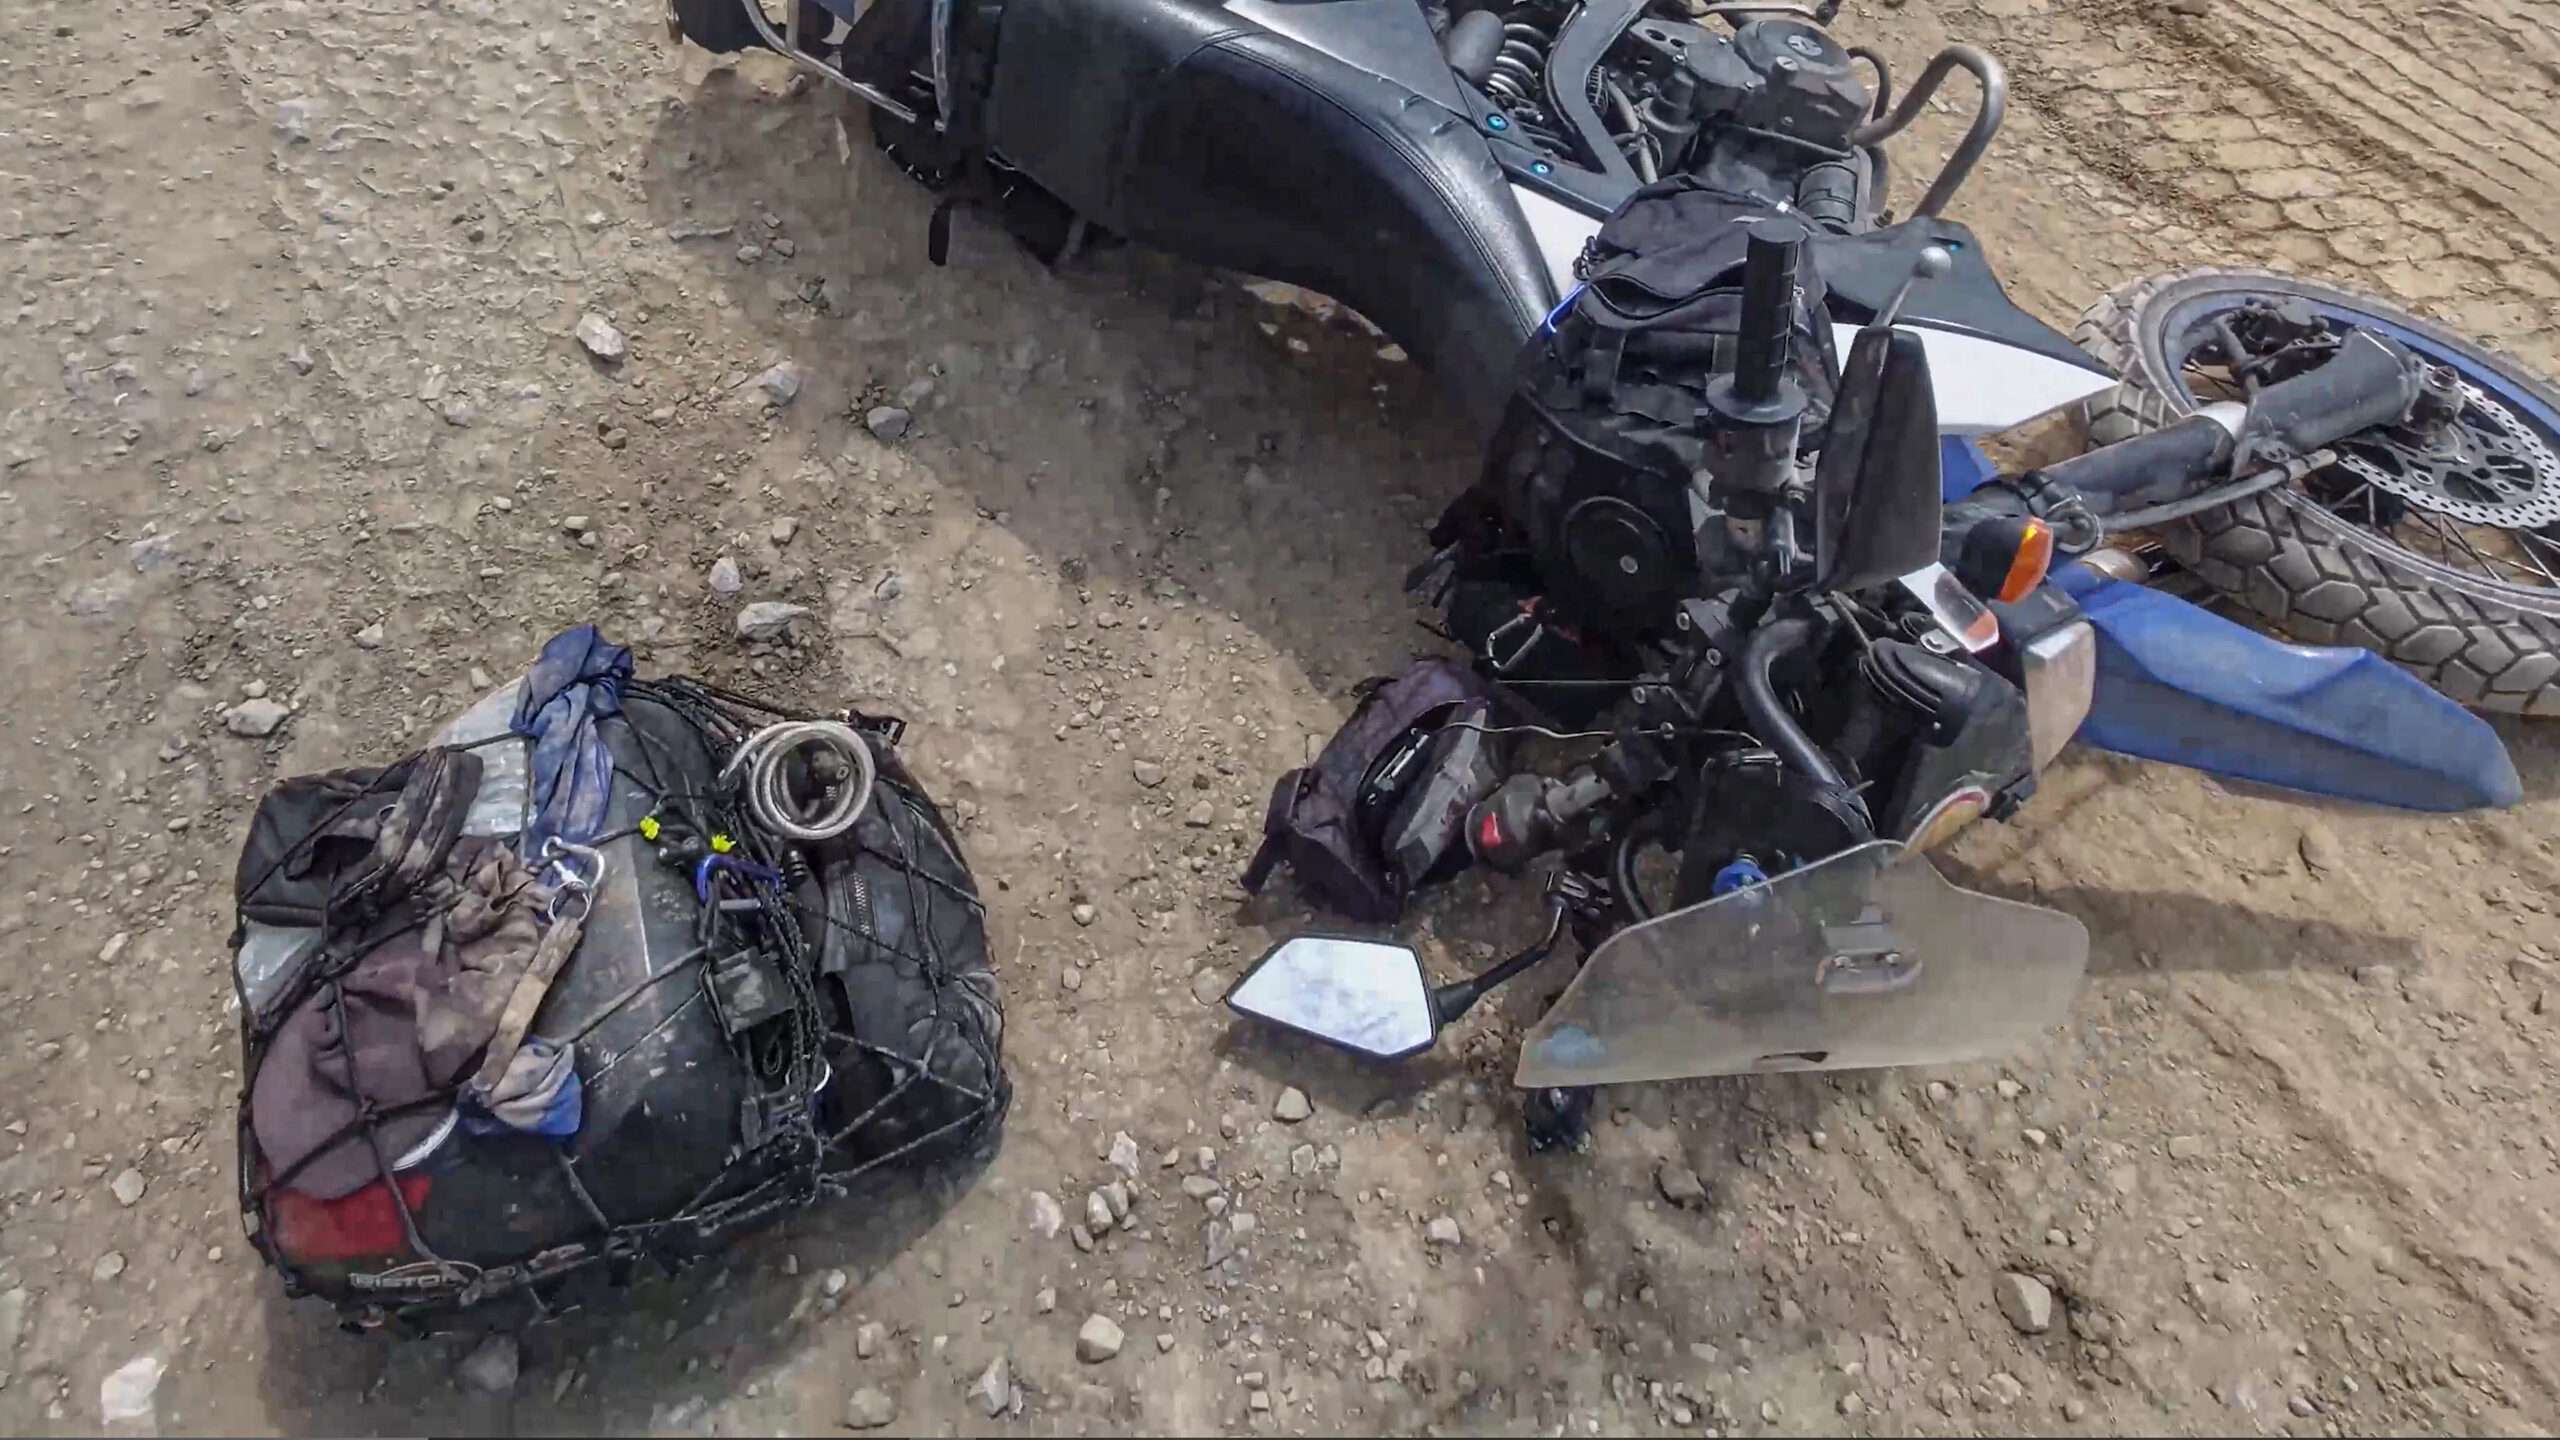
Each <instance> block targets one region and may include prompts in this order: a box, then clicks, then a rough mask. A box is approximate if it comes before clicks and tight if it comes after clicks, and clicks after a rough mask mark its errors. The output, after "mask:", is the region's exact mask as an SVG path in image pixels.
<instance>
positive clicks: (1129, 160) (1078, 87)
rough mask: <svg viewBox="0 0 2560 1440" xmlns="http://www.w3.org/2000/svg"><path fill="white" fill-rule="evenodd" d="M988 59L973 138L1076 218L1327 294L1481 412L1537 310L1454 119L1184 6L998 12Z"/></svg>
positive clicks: (1483, 165)
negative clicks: (985, 96)
mask: <svg viewBox="0 0 2560 1440" xmlns="http://www.w3.org/2000/svg"><path fill="white" fill-rule="evenodd" d="M997 54H998V59H997V74H996V81H995V85H994V87H993V97H992V101H991V105H990V114H989V127H988V133H989V139H990V140H991V141H992V143H993V145H994V147H995V149H996V150H997V151H998V153H1000V154H1001V155H1003V156H1004V158H1005V159H1006V160H1007V161H1008V162H1010V163H1011V164H1013V165H1015V166H1017V167H1019V168H1020V169H1021V170H1022V171H1023V172H1024V173H1026V174H1028V175H1029V176H1031V178H1033V179H1034V180H1036V181H1038V182H1039V183H1040V184H1041V185H1042V186H1044V187H1045V188H1047V189H1048V190H1050V191H1051V192H1052V193H1054V194H1056V195H1057V196H1058V197H1059V198H1060V199H1062V200H1064V201H1065V202H1066V203H1067V204H1068V205H1070V206H1071V207H1073V208H1074V209H1075V210H1076V211H1077V212H1078V213H1080V214H1082V215H1084V216H1085V217H1086V218H1088V219H1090V220H1092V221H1093V222H1094V223H1096V224H1099V225H1103V226H1105V227H1107V228H1109V229H1111V230H1114V231H1117V232H1119V233H1120V234H1123V235H1126V236H1128V237H1129V238H1131V239H1133V240H1137V241H1140V242H1142V243H1145V244H1149V245H1154V246H1157V247H1159V248H1162V249H1166V250H1171V251H1175V252H1177V253H1181V254H1186V255H1189V256H1192V257H1194V258H1196V259H1200V260H1203V261H1206V262H1209V263H1212V264H1217V265H1221V266H1224V267H1226V268H1229V269H1235V270H1242V271H1246V272H1249V273H1251V274H1255V275H1261V276H1266V277H1269V278H1271V279H1275V280H1284V281H1287V282H1289V283H1291V284H1296V285H1303V286H1306V287H1307V288H1309V289H1312V290H1315V291H1318V292H1320V293H1322V294H1325V295H1328V296H1331V297H1332V298H1334V299H1336V300H1339V301H1341V302H1342V303H1343V304H1346V305H1348V306H1350V307H1352V308H1353V309H1355V310H1357V311H1359V312H1360V313H1361V314H1362V315H1364V316H1366V317H1368V319H1370V320H1371V321H1372V322H1374V323H1376V324H1377V325H1378V326H1379V327H1380V328H1381V329H1383V330H1385V331H1386V332H1387V333H1388V334H1389V335H1391V336H1393V337H1394V338H1395V339H1396V340H1397V341H1398V343H1400V344H1402V345H1403V346H1404V347H1405V348H1406V349H1407V350H1408V351H1410V352H1411V353H1412V354H1413V355H1414V357H1415V358H1416V359H1417V360H1419V361H1421V362H1422V363H1423V364H1425V365H1427V366H1430V367H1432V368H1433V369H1434V370H1435V371H1437V372H1438V374H1439V376H1440V378H1441V380H1442V381H1443V383H1444V384H1445V385H1446V386H1447V387H1448V388H1449V389H1450V390H1451V392H1452V393H1453V394H1455V395H1456V396H1457V398H1458V399H1459V402H1460V404H1461V405H1462V406H1463V407H1464V408H1466V409H1468V410H1469V411H1471V412H1472V414H1473V415H1474V417H1475V418H1478V419H1489V418H1490V417H1491V416H1492V415H1493V414H1495V413H1496V412H1497V411H1499V409H1500V408H1501V405H1502V403H1503V399H1504V397H1505V396H1506V395H1507V394H1508V392H1509V389H1510V383H1511V372H1512V362H1513V359H1514V357H1515V355H1516V353H1517V352H1518V349H1519V346H1520V343H1521V342H1522V341H1523V340H1524V339H1526V338H1527V337H1528V336H1529V335H1530V334H1531V333H1532V332H1533V331H1535V329H1536V328H1537V326H1538V324H1539V322H1540V321H1541V320H1542V319H1543V318H1544V317H1545V315H1546V312H1547V311H1548V310H1549V309H1550V308H1551V307H1552V306H1553V305H1554V303H1555V293H1554V287H1553V284H1552V282H1551V281H1550V280H1549V279H1548V274H1547V270H1546V266H1545V262H1544V261H1543V260H1542V259H1541V258H1540V256H1539V253H1538V249H1537V244H1536V241H1535V240H1534V238H1533V237H1532V236H1531V234H1530V232H1529V227H1528V222H1527V221H1526V219H1525V218H1524V217H1523V216H1522V215H1521V212H1520V207H1519V204H1518V202H1517V201H1516V200H1514V199H1513V197H1512V193H1511V188H1510V183H1509V181H1508V180H1507V179H1506V178H1505V176H1504V175H1503V173H1502V169H1501V166H1500V165H1499V164H1498V163H1496V161H1495V160H1494V158H1493V155H1492V152H1491V151H1490V150H1489V149H1488V148H1487V147H1486V145H1485V143H1484V141H1483V138H1482V137H1481V136H1480V135H1478V134H1477V133H1476V131H1475V128H1474V126H1473V125H1472V124H1471V123H1470V122H1469V121H1468V119H1467V117H1465V116H1463V115H1460V114H1458V113H1457V112H1455V111H1452V110H1450V109H1448V108H1447V107H1445V106H1443V105H1440V104H1437V103H1435V102H1433V101H1431V100H1429V99H1427V98H1425V97H1424V96H1422V95H1419V94H1416V93H1415V92H1414V91H1412V90H1409V89H1407V88H1405V87H1404V86H1402V85H1399V84H1397V83H1395V82H1393V81H1391V80H1388V79H1386V78H1384V77H1383V76H1380V75H1378V74H1375V73H1372V72H1370V71H1367V70H1363V69H1360V68H1358V67H1356V66H1353V65H1349V64H1346V63H1344V62H1343V61H1341V60H1338V59H1335V58H1333V57H1332V56H1329V55H1326V54H1323V53H1321V52H1319V51H1317V50H1315V49H1313V48H1311V47H1309V46H1308V45H1305V44H1303V43H1300V42H1299V41H1297V40H1293V39H1291V38H1289V37H1287V36H1284V35H1280V34H1277V33H1275V32H1273V31H1270V30H1267V29H1265V28H1263V27H1261V26H1260V25H1257V24H1255V23H1253V22H1252V21H1250V20H1248V19H1245V18H1243V17H1241V16H1239V15H1237V14H1236V13H1234V12H1232V11H1229V10H1226V9H1223V8H1221V7H1219V6H1217V5H1212V4H1206V3H1201V0H1011V3H1010V4H1008V5H1007V7H1006V10H1005V14H1004V25H1003V34H1002V39H1001V43H1000V45H999V47H998V52H997ZM1069 117H1072V118H1071V119H1070V118H1069Z"/></svg>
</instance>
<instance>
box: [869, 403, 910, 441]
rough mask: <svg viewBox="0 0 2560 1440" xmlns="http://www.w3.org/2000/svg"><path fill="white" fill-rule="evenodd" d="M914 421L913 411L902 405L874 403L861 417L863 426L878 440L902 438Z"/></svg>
mask: <svg viewBox="0 0 2560 1440" xmlns="http://www.w3.org/2000/svg"><path fill="white" fill-rule="evenodd" d="M915 423H916V417H915V412H914V411H912V410H909V409H907V408H906V407H905V406H903V405H874V406H872V407H871V413H869V414H867V415H865V416H863V417H862V425H863V428H864V429H866V430H869V431H870V432H871V434H872V435H873V437H874V438H876V439H880V440H903V439H905V438H906V436H907V431H909V430H910V429H913V428H914V426H915Z"/></svg>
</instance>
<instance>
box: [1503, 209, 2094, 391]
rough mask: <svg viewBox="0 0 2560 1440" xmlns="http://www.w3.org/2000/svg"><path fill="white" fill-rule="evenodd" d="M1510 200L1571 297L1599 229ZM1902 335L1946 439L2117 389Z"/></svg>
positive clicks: (2089, 376) (1954, 341)
mask: <svg viewBox="0 0 2560 1440" xmlns="http://www.w3.org/2000/svg"><path fill="white" fill-rule="evenodd" d="M1511 194H1512V196H1513V198H1515V199H1517V200H1518V201H1519V202H1520V213H1521V214H1522V215H1524V216H1526V217H1528V221H1529V233H1530V234H1531V235H1532V236H1534V237H1535V238H1536V239H1537V242H1538V253H1539V254H1540V255H1541V256H1543V257H1544V258H1545V260H1546V262H1547V274H1548V276H1549V278H1551V279H1552V280H1554V282H1555V287H1556V293H1557V294H1558V295H1569V294H1571V293H1572V292H1573V287H1574V285H1575V284H1576V283H1577V282H1576V281H1575V279H1574V275H1573V262H1574V259H1575V257H1577V256H1579V255H1580V254H1581V253H1582V247H1583V245H1584V243H1585V242H1587V241H1588V240H1590V238H1591V237H1592V236H1593V235H1595V234H1598V233H1599V230H1600V222H1599V221H1597V220H1594V219H1592V218H1591V217H1590V216H1588V215H1585V214H1583V213H1582V212H1581V211H1579V210H1574V209H1571V208H1569V207H1567V206H1565V205H1562V204H1559V203H1558V202H1556V201H1553V200H1550V199H1548V198H1547V197H1546V196H1544V195H1541V194H1539V193H1537V192H1536V191H1534V190H1530V189H1526V188H1524V187H1522V186H1518V185H1514V186H1512V187H1511ZM1903 328H1904V329H1906V330H1909V331H1910V332H1911V333H1913V334H1915V335H1918V336H1919V337H1920V343H1921V344H1923V345H1925V346H1927V347H1928V351H1929V375H1930V378H1931V379H1932V380H1933V381H1934V382H1935V383H1936V386H1937V392H1938V393H1937V401H1938V428H1939V430H1941V431H1942V432H1944V433H1946V434H1949V435H1988V434H1991V433H1993V432H1995V431H2000V430H2006V429H2009V428H2011V427H2012V426H2017V425H2023V424H2025V423H2027V422H2028V421H2030V420H2033V419H2035V418H2036V417H2037V416H2039V415H2044V414H2049V413H2051V412H2052V411H2055V410H2059V409H2061V408H2062V407H2063V406H2065V405H2069V404H2071V403H2073V402H2074V401H2078V400H2086V399H2088V398H2089V397H2090V396H2092V395H2096V394H2099V393H2100V392H2102V391H2104V390H2106V389H2108V388H2109V387H2111V386H2113V385H2114V384H2115V382H2114V381H2113V380H2110V379H2108V378H2107V377H2106V376H2104V375H2102V374H2099V373H2098V372H2096V371H2094V370H2087V369H2083V368H2081V367H2080V366H2077V365H2072V364H2069V363H2066V362H2064V361H2061V360H2056V359H2053V358H2051V357H2050V356H2045V355H2038V354H2036V353H2035V352H2034V351H2031V350H2020V349H2018V348H2016V347H2014V346H2010V345H2003V344H2001V343H2000V342H1999V341H1997V340H1987V339H1984V338H1983V337H1981V336H1979V335H1967V334H1964V333H1963V332H1961V331H1955V330H1942V329H1939V328H1938V327H1936V326H1934V325H1917V324H1915V325H1906V326H1904V327H1903ZM1833 329H1834V334H1835V339H1836V340H1837V343H1838V346H1839V351H1840V353H1841V354H1842V355H1846V354H1848V353H1849V345H1850V343H1851V342H1852V341H1854V340H1856V339H1857V338H1858V327H1856V326H1855V325H1839V326H1834V327H1833Z"/></svg>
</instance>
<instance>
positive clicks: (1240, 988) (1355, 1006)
mask: <svg viewBox="0 0 2560 1440" xmlns="http://www.w3.org/2000/svg"><path fill="white" fill-rule="evenodd" d="M1227 1008H1229V1009H1231V1010H1233V1011H1235V1012H1236V1013H1237V1014H1239V1015H1250V1016H1252V1017H1253V1018H1254V1019H1257V1020H1267V1021H1269V1022H1271V1023H1272V1024H1274V1025H1277V1026H1279V1027H1281V1028H1282V1029H1284V1030H1295V1031H1297V1032H1298V1033H1299V1034H1301V1035H1309V1036H1313V1037H1314V1038H1316V1039H1318V1040H1322V1041H1324V1042H1325V1043H1326V1044H1329V1045H1337V1046H1340V1047H1341V1048H1343V1049H1345V1050H1349V1051H1351V1052H1352V1053H1354V1054H1358V1055H1367V1056H1369V1057H1371V1058H1373V1059H1378V1060H1401V1059H1403V1058H1404V1057H1406V1056H1408V1055H1418V1054H1420V1053H1422V1052H1423V1051H1425V1050H1428V1049H1430V1048H1431V1042H1432V1040H1433V1039H1434V1038H1436V1037H1437V1036H1438V1035H1439V1033H1440V1016H1439V1013H1438V1011H1437V1009H1436V1008H1435V1007H1434V1006H1433V1004H1432V999H1431V982H1430V981H1429V980H1428V979H1426V978H1425V977H1424V976H1423V973H1422V957H1421V956H1420V955H1418V954H1416V953H1414V952H1413V951H1412V950H1411V949H1409V948H1408V947H1406V946H1403V945H1394V944H1389V943H1387V942H1385V941H1379V940H1351V939H1344V938H1341V937H1338V936H1331V935H1299V936H1295V937H1293V938H1291V939H1287V940H1283V941H1281V942H1280V943H1279V944H1278V945H1275V946H1273V947H1272V949H1271V953H1269V954H1267V955H1265V956H1263V957H1262V958H1261V959H1260V960H1258V961H1256V962H1255V963H1254V966H1253V968H1252V969H1250V970H1247V971H1246V972H1245V973H1244V978H1242V979H1240V980H1238V981H1236V983H1235V986H1234V988H1232V989H1230V990H1228V991H1227Z"/></svg>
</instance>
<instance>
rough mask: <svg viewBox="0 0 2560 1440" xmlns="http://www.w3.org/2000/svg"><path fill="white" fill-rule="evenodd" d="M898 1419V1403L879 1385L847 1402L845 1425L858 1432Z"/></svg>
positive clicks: (868, 1388)
mask: <svg viewBox="0 0 2560 1440" xmlns="http://www.w3.org/2000/svg"><path fill="white" fill-rule="evenodd" d="M990 1413H993V1412H990ZM897 1418H898V1402H897V1401H895V1400H892V1399H890V1398H889V1392H888V1391H886V1390H883V1389H881V1388H880V1387H879V1386H877V1385H865V1386H863V1387H862V1388H861V1389H859V1390H856V1391H854V1392H853V1398H852V1399H850V1400H848V1401H846V1402H845V1407H844V1423H845V1424H847V1425H850V1426H852V1427H853V1428H854V1429H856V1430H877V1429H879V1428H880V1427H881V1426H883V1425H886V1424H888V1423H890V1422H891V1421H893V1420H895V1419H897Z"/></svg>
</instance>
